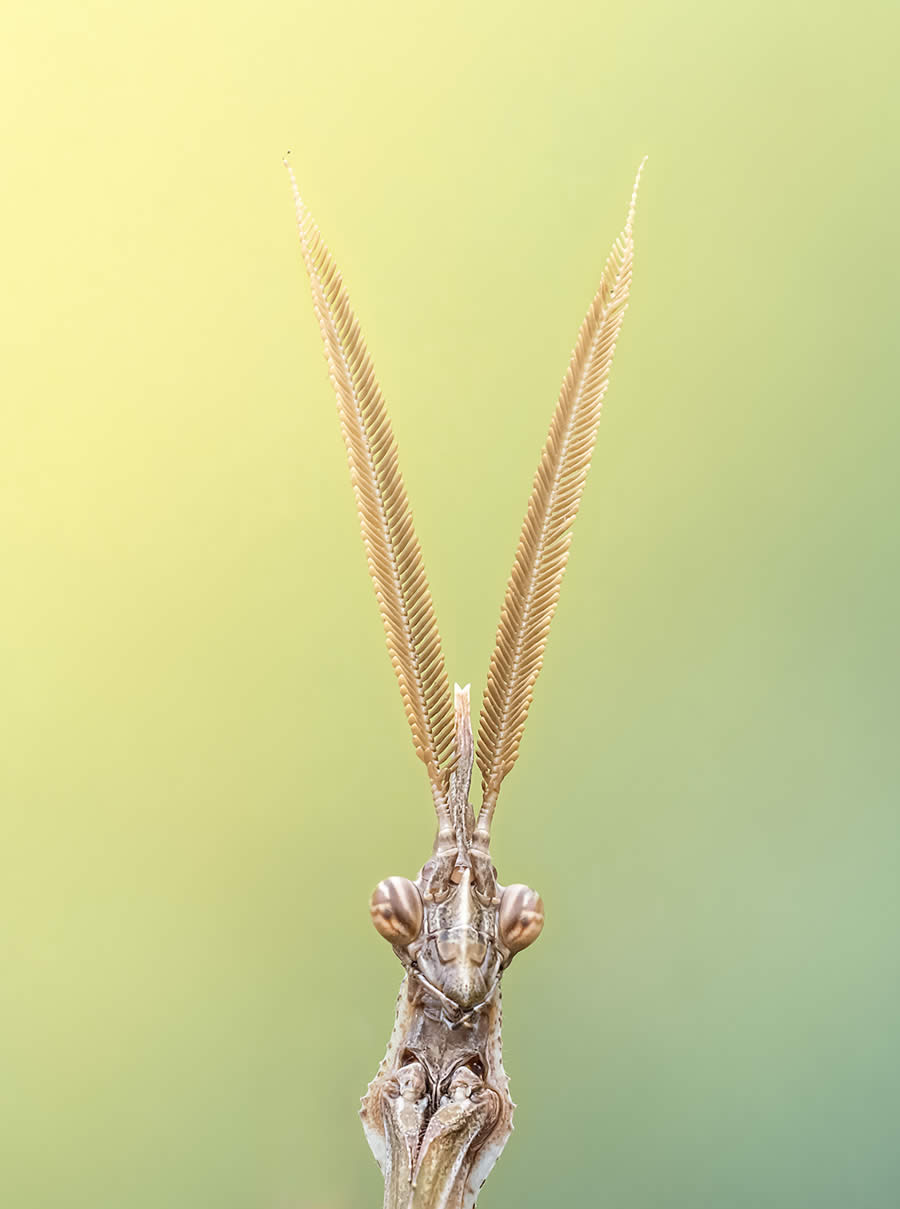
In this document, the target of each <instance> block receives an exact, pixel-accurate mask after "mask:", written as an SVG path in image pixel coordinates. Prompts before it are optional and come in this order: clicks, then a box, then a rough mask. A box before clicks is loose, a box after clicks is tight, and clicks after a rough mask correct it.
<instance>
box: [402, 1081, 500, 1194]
mask: <svg viewBox="0 0 900 1209" xmlns="http://www.w3.org/2000/svg"><path fill="white" fill-rule="evenodd" d="M499 1115H500V1097H499V1096H498V1095H497V1093H496V1092H495V1091H493V1090H492V1089H491V1088H490V1087H487V1086H486V1084H485V1083H484V1080H483V1079H481V1078H479V1076H478V1075H476V1074H475V1073H474V1072H473V1071H471V1070H470V1069H469V1068H468V1067H466V1066H463V1067H460V1068H459V1070H457V1071H456V1072H455V1073H454V1075H453V1078H452V1080H451V1083H450V1089H449V1094H448V1095H446V1096H444V1097H443V1099H442V1100H441V1104H440V1107H439V1108H438V1110H437V1112H435V1114H434V1116H433V1117H432V1118H431V1120H430V1121H429V1122H428V1128H427V1129H426V1130H425V1136H424V1138H423V1139H422V1146H421V1150H420V1152H419V1159H418V1163H417V1164H416V1169H415V1176H414V1185H415V1186H414V1188H413V1194H412V1200H411V1201H410V1209H464V1206H466V1205H470V1204H472V1203H473V1202H474V1196H475V1194H476V1193H477V1191H478V1189H477V1188H475V1189H474V1190H473V1189H470V1188H468V1187H467V1185H468V1183H469V1177H470V1174H471V1171H472V1163H473V1160H474V1158H475V1155H476V1153H477V1151H478V1148H479V1145H480V1144H481V1143H482V1142H483V1141H484V1140H485V1138H487V1136H488V1134H489V1133H490V1131H491V1129H492V1128H493V1126H494V1125H495V1123H496V1121H497V1119H498V1117H499ZM467 1194H468V1195H467Z"/></svg>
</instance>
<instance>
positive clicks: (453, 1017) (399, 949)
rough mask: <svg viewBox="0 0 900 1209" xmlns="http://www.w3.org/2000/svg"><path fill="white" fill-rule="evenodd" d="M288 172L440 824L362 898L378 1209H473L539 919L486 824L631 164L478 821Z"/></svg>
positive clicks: (449, 707)
mask: <svg viewBox="0 0 900 1209" xmlns="http://www.w3.org/2000/svg"><path fill="white" fill-rule="evenodd" d="M285 164H286V166H287V168H288V173H289V175H290V179H291V186H292V189H293V194H294V203H295V208H296V214H297V226H298V230H299V234H300V247H301V252H302V254H303V260H304V264H305V266H306V270H307V273H308V275H309V280H310V285H311V288H312V297H313V306H314V308H315V312H316V317H317V319H318V321H319V328H320V331H321V334H322V338H323V342H324V346H325V356H326V360H327V362H328V369H329V375H330V377H331V381H332V385H333V387H334V390H335V394H336V397H337V404H338V412H339V417H340V422H341V431H342V433H343V436H344V440H345V444H346V447H347V456H348V460H349V462H350V470H351V480H352V483H353V489H354V492H355V495H356V504H357V511H358V513H359V519H360V525H361V528H362V536H363V543H364V545H365V548H366V556H367V560H368V566H369V572H370V575H371V576H372V580H373V582H374V587H375V593H376V596H377V599H378V605H379V610H380V612H381V618H382V622H383V624H384V630H385V636H386V639H387V645H388V651H389V653H390V657H391V664H392V666H393V668H394V672H395V674H396V676H397V680H398V682H399V685H400V692H401V697H402V699H403V707H404V710H405V713H406V717H407V721H408V722H409V725H410V729H411V731H412V738H413V744H414V746H415V750H416V754H417V755H418V756H419V758H420V759H421V760H422V762H423V764H424V765H425V768H426V771H427V774H428V779H429V783H430V786H431V798H432V802H433V805H434V810H435V814H436V816H437V834H436V837H435V842H434V849H433V851H432V853H431V856H430V858H429V859H428V860H427V861H426V862H425V864H424V865H423V866H422V868H421V870H420V871H419V873H418V875H417V876H416V877H415V879H410V878H407V877H401V876H392V877H388V878H385V880H384V881H381V882H379V883H378V885H377V886H376V887H375V890H374V891H373V893H372V896H371V899H370V903H369V909H370V913H371V917H372V923H373V924H374V926H375V928H376V930H377V931H378V933H379V934H380V935H381V936H383V937H384V939H385V940H387V941H389V943H390V944H391V945H392V947H393V949H394V952H395V954H396V955H397V957H398V958H399V959H400V962H401V963H402V965H403V967H404V970H405V972H406V975H405V978H404V981H403V985H402V986H401V988H400V995H399V997H398V1000H397V1008H396V1018H395V1022H394V1029H393V1032H392V1033H391V1038H390V1041H389V1043H388V1048H387V1052H386V1054H385V1056H384V1059H383V1060H382V1063H381V1065H380V1067H379V1068H378V1072H377V1074H376V1076H375V1078H374V1079H373V1080H372V1082H371V1083H370V1084H369V1089H368V1091H367V1093H366V1095H365V1096H364V1097H363V1101H362V1109H361V1112H360V1115H361V1117H362V1121H363V1128H364V1130H365V1133H366V1137H367V1140H368V1142H369V1145H370V1147H371V1149H372V1152H373V1154H374V1155H375V1158H376V1160H377V1162H378V1165H379V1166H380V1168H381V1170H382V1173H383V1176H384V1209H473V1207H474V1205H475V1200H476V1197H477V1196H478V1192H479V1190H480V1188H481V1186H482V1184H483V1183H484V1181H485V1180H486V1179H487V1177H488V1175H489V1174H490V1172H491V1170H492V1168H493V1166H494V1164H495V1163H496V1161H497V1158H498V1156H499V1155H500V1152H501V1151H502V1149H503V1147H504V1145H505V1144H506V1141H507V1139H508V1137H509V1135H510V1133H511V1131H512V1113H513V1102H512V1100H511V1099H510V1096H509V1087H508V1079H507V1076H506V1072H505V1071H504V1069H503V1059H502V1046H501V1036H500V1024H501V1012H500V981H501V978H502V976H503V973H504V971H505V970H506V969H507V967H508V966H509V964H510V962H511V961H512V959H513V957H514V956H515V955H516V954H517V953H519V952H521V951H522V950H523V949H526V948H527V947H528V946H529V945H531V944H533V943H534V941H535V940H537V938H538V937H539V936H540V934H541V930H542V929H543V926H544V904H543V902H542V901H541V897H540V895H539V894H538V893H537V892H536V891H535V890H532V889H531V888H530V887H529V886H526V885H523V884H521V883H518V882H516V883H511V884H509V885H505V886H504V885H501V884H500V882H499V881H498V879H497V870H496V869H495V867H494V865H493V863H492V861H491V854H490V845H491V824H492V822H493V817H494V811H495V808H496V804H497V797H498V794H499V791H500V786H501V783H502V781H503V780H504V778H505V777H506V775H507V774H508V773H509V772H510V771H511V769H512V768H513V766H514V764H515V762H516V759H517V757H518V752H519V743H520V741H521V738H522V733H523V731H524V727H525V720H526V717H527V714H528V709H529V706H530V704H531V699H532V695H533V689H534V685H535V682H536V680H537V677H538V674H539V672H540V670H541V666H542V663H543V657H544V648H545V646H546V642H547V635H548V632H549V628H550V622H551V620H552V617H553V614H554V612H555V610H556V604H557V601H558V599H559V589H560V583H561V581H562V577H563V572H564V571H565V567H566V561H567V559H568V554H569V545H570V541H571V526H572V524H573V522H574V520H575V516H576V513H577V511H578V505H579V503H580V500H581V494H582V491H583V489H584V483H585V479H586V477H587V472H588V468H589V466H590V461H591V456H592V453H593V449H594V444H595V441H596V436H597V427H598V424H599V420H600V412H601V406H602V402H603V397H604V395H605V393H606V388H607V385H608V382H609V374H610V368H611V365H612V359H613V353H614V352H615V347H616V341H617V338H618V335H619V331H620V328H621V325H622V320H623V318H624V315H625V311H626V309H627V304H628V296H629V290H630V286H631V272H632V261H633V254H634V242H633V226H634V215H635V203H636V198H637V189H638V182H639V181H640V176H641V171H642V169H643V166H644V164H643V163H642V164H641V166H640V168H639V169H638V174H637V178H636V179H635V182H634V189H633V191H632V195H631V203H630V205H629V208H628V215H627V219H626V222H625V227H624V228H623V230H622V232H621V234H620V235H619V237H618V238H617V239H616V241H615V243H614V244H613V247H612V250H611V251H610V253H609V256H608V258H607V260H606V263H605V265H604V268H603V272H602V274H601V277H600V286H599V288H598V290H597V292H596V294H595V295H594V299H593V301H592V303H591V305H590V307H589V308H588V312H587V315H586V316H585V318H584V321H583V323H582V325H581V328H580V330H579V332H578V338H577V341H576V344H575V349H574V351H573V353H572V357H571V360H570V362H569V367H568V370H567V372H566V375H565V377H564V379H563V384H562V387H561V390H560V394H559V398H558V401H557V404H556V409H555V411H554V413H553V418H552V421H551V424H550V431H549V433H548V436H547V440H546V442H545V444H544V447H543V450H542V452H541V457H540V460H539V463H538V469H537V473H536V474H535V477H534V481H533V487H532V491H531V495H530V497H529V500H528V507H527V510H526V514H525V520H524V523H523V525H522V530H521V534H520V537H519V543H518V547H517V549H516V556H515V560H514V562H513V568H512V572H511V574H510V577H509V580H508V582H507V588H506V595H505V597H504V601H503V606H502V609H501V613H500V623H499V625H498V627H497V636H496V642H495V647H494V653H493V655H492V656H491V661H490V668H489V671H488V677H487V686H486V688H485V691H484V695H483V699H482V707H481V716H480V724H479V728H478V751H477V763H478V768H479V771H480V773H481V785H482V801H481V806H480V809H479V811H478V815H477V817H476V816H475V814H474V812H473V809H472V806H471V804H470V802H469V790H470V785H471V779H472V769H473V765H474V763H475V759H476V755H475V741H474V737H473V733H472V722H471V714H470V705H469V688H468V686H466V687H465V688H460V687H459V686H458V685H457V686H456V687H455V691H454V693H453V694H452V695H451V693H450V687H449V681H448V679H447V673H446V671H445V667H444V657H443V654H442V651H441V643H440V637H439V634H438V630H437V623H436V620H435V616H434V607H433V605H432V600H431V593H430V591H429V588H428V581H427V579H426V576H425V568H424V563H423V561H422V554H421V550H420V548H419V543H418V539H417V538H416V534H415V530H414V528H413V523H412V513H411V511H410V507H409V502H408V499H407V496H406V489H405V487H404V484H403V479H402V477H401V474H400V468H399V463H398V457H397V446H396V442H395V440H394V435H393V432H392V429H391V425H390V421H389V419H388V416H387V411H386V409H385V405H384V398H383V396H382V393H381V388H380V387H379V385H378V381H377V379H376V377H375V372H374V368H373V366H372V362H371V359H370V357H369V354H368V351H367V349H366V346H365V343H364V342H363V339H362V334H361V332H360V328H359V323H358V321H357V319H356V316H355V315H354V313H353V310H352V308H351V306H350V301H349V298H348V296H347V293H346V290H345V288H344V284H343V279H342V277H341V275H340V273H339V271H338V270H337V267H336V266H335V264H334V261H333V260H332V258H331V253H330V252H329V250H328V248H327V246H326V244H325V243H324V241H323V239H322V237H321V235H320V234H319V230H318V228H317V227H316V224H315V222H314V221H313V219H312V217H311V216H310V213H309V211H308V210H307V209H306V206H305V205H304V203H303V201H302V199H301V197H300V193H299V191H298V189H297V185H296V181H295V180H294V175H293V172H292V171H291V168H290V165H288V164H287V161H285Z"/></svg>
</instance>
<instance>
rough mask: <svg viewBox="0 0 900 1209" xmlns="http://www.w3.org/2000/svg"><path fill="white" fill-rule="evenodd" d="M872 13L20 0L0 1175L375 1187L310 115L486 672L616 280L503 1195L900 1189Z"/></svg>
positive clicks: (358, 808)
mask: <svg viewBox="0 0 900 1209" xmlns="http://www.w3.org/2000/svg"><path fill="white" fill-rule="evenodd" d="M898 34H900V22H898V20H897V15H896V9H895V8H894V7H893V6H892V5H889V4H887V3H872V2H871V0H861V2H860V3H856V4H853V5H846V4H838V3H833V2H826V3H819V4H811V3H809V2H808V0H805V2H803V3H799V2H797V0H777V2H776V0H762V2H761V3H755V4H749V3H744V2H741V3H738V4H713V3H711V0H697V2H690V0H688V2H686V3H680V4H674V3H664V2H663V0H655V2H653V3H645V4H637V3H632V4H625V3H621V2H619V0H615V2H612V3H605V4H597V3H577V2H575V0H562V2H559V3H555V4H552V5H536V4H521V3H520V4H512V3H479V4H475V3H457V4H444V5H438V4H433V3H422V2H420V3H417V4H412V3H408V2H406V0H403V2H400V3H393V4H391V5H386V4H362V3H359V2H355V3H350V4H344V5H333V6H329V5H326V4H320V5H316V6H311V5H309V4H307V3H304V2H303V0H299V2H294V3H279V2H271V0H263V2H262V3H257V4H241V3H235V2H234V0H224V2H223V0H219V2H217V3H215V4H210V3H188V4H186V5H185V4H175V3H172V2H171V0H159V2H158V3H155V4H150V5H147V4H145V5H135V4H129V3H127V0H126V2H124V3H123V2H120V3H118V4H113V3H109V2H100V0H87V2H86V3H82V4H74V3H65V4H63V3H53V2H47V0H40V2H38V3H35V4H32V5H26V4H24V3H19V4H18V5H16V6H15V9H13V8H10V9H9V10H8V11H7V13H6V15H5V16H4V18H3V22H2V30H0V57H2V61H0V80H2V84H0V88H2V94H3V95H2V105H0V124H2V149H0V175H2V194H0V208H2V237H0V238H2V263H0V267H2V274H3V290H2V297H0V308H2V314H0V340H2V344H3V352H2V360H0V377H2V449H0V460H2V479H0V491H2V498H0V502H2V510H3V511H2V545H3V550H2V566H3V587H2V601H0V620H2V625H0V658H2V671H0V686H2V687H0V694H2V695H0V706H2V726H0V731H2V743H3V749H2V761H0V768H2V772H0V775H2V786H0V788H2V836H0V861H2V866H3V868H2V873H0V945H2V949H0V957H2V970H0V1013H2V1023H0V1189H2V1191H0V1200H2V1203H3V1204H4V1206H9V1209H82V1207H85V1209H356V1207H357V1206H363V1205H371V1206H374V1205H377V1204H379V1203H380V1198H381V1186H380V1180H379V1177H378V1173H377V1171H376V1168H375V1165H374V1163H373V1161H372V1159H371V1156H370V1155H369V1153H368V1150H367V1148H366V1146H365V1143H364V1140H363V1136H362V1133H361V1130H360V1128H359V1124H358V1122H357V1120H356V1116H355V1114H356V1108H357V1105H358V1097H359V1096H360V1094H361V1093H362V1092H363V1090H364V1088H365V1085H366V1082H367V1081H368V1079H369V1078H370V1077H371V1076H372V1074H373V1073H374V1071H375V1068H376V1066H377V1063H378V1061H379V1060H380V1058H381V1055H382V1052H383V1049H384V1046H385V1043H386V1041H387V1037H388V1033H389V1030H390V1025H391V1020H392V1013H393V1001H394V995H395V992H396V988H397V985H398V983H399V977H400V971H399V966H398V965H397V963H396V962H395V960H394V959H393V957H392V955H391V953H390V951H389V950H388V948H387V946H385V945H384V944H383V943H382V942H381V941H380V940H379V939H378V937H377V936H376V935H375V933H374V932H373V931H372V929H371V927H370V924H369V922H368V914H367V909H366V902H367V897H368V894H369V891H370V890H371V888H372V886H373V885H374V884H375V882H376V881H378V880H379V879H380V878H381V877H383V876H385V875H386V874H388V873H394V872H402V873H406V874H413V873H414V872H415V870H416V869H417V868H418V866H419V865H420V864H421V862H422V861H423V860H424V859H425V856H426V855H427V853H428V851H429V848H430V842H431V832H432V818H431V814H430V805H429V797H428V792H427V785H426V781H425V778H424V774H423V772H422V769H421V766H420V765H419V764H418V763H417V761H416V759H415V756H414V753H413V750H412V745H411V743H410V741H409V735H408V732H407V729H406V725H405V722H404V719H403V715H402V710H401V706H400V700H399V694H398V692H397V689H396V685H395V683H394V681H393V678H392V675H391V672H390V668H389V664H388V660H387V657H386V654H385V651H384V644H383V637H382V633H381V626H380V622H379V620H378V616H377V610H376V607H375V603H374V600H373V598H372V591H371V587H370V585H369V583H368V580H367V576H366V572H365V564H364V559H363V555H362V551H361V545H360V540H359V535H358V532H357V526H356V520H355V516H354V510H353V503H352V496H351V491H350V485H349V481H348V475H347V470H346V466H345V461H344V454H343V450H342V446H341V440H340V436H339V430H338V424H337V419H336V415H335V409H334V403H333V399H332V396H331V393H330V388H329V385H328V382H327V378H326V373H325V368H324V363H323V359H322V354H321V349H320V345H319V335H318V331H317V329H316V325H315V322H314V319H313V316H312V308H311V304H310V299H309V296H308V290H307V285H306V281H305V278H304V275H303V269H302V264H301V261H300V256H299V249H298V246H297V241H296V235H295V230H294V218H293V213H292V209H291V202H290V195H289V190H288V184H287V180H286V178H285V173H284V170H283V168H282V166H281V157H282V155H283V153H284V152H285V151H286V150H287V149H288V148H290V149H291V150H292V153H293V162H294V166H295V170H296V172H297V174H298V177H299V180H300V184H301V188H302V189H303V191H304V193H305V196H306V199H307V201H308V203H309V205H310V207H311V208H312V211H313V213H314V214H315V216H316V218H317V220H318V222H319V224H320V226H321V228H322V230H323V232H324V234H325V236H326V238H327V240H328V241H329V243H330V245H331V247H332V249H333V251H334V253H335V255H336V257H337V259H338V261H339V263H340V264H341V267H342V268H343V270H344V273H345V276H346V279H347V282H348V285H349V288H350V291H351V295H352V297H353V300H354V303H355V306H356V309H357V311H358V313H359V315H360V317H361V320H362V323H363V327H364V330H365V332H366V334H367V338H368V341H369V345H370V348H371V350H372V352H373V355H374V358H375V361H376V364H377V366H378V370H379V375H380V378H381V381H382V384H383V386H384V388H385V393H386V395H387V398H388V401H389V406H390V409H391V414H392V416H393V419H394V424H395V430H396V434H397V437H398V441H399V444H400V449H401V454H402V460H403V466H404V470H405V474H406V479H407V486H408V489H409V493H410V497H411V500H412V503H413V507H414V510H415V515H416V522H417V527H418V530H419V536H420V538H421V540H422V544H423V548H424V552H425V557H426V562H427V565H428V568H429V574H430V578H431V583H432V588H433V592H434V597H435V604H436V608H437V613H438V618H439V621H440V624H441V627H442V630H443V635H444V644H445V652H446V655H447V661H448V667H449V671H450V675H451V677H452V678H456V679H458V680H460V681H462V682H465V681H467V680H471V681H472V682H473V693H474V694H475V698H476V702H477V700H478V699H479V697H480V692H481V689H482V687H483V684H484V678H485V673H486V670H487V663H488V659H489V655H490V650H491V645H492V641H493V634H494V629H495V626H496V622H497V616H498V612H499V606H500V600H501V596H502V591H503V585H504V582H505V578H506V575H507V574H508V571H509V566H510V564H511V560H512V555H513V549H514V546H515V541H516V537H517V534H518V527H519V524H520V521H521V515H522V512H523V510H524V505H525V500H526V497H527V492H528V488H529V485H530V481H531V476H532V474H533V470H534V466H535V463H536V460H537V455H538V451H539V448H540V445H541V442H542V440H543V438H544V434H545V431H546V427H547V423H548V421H549V416H550V412H551V409H552V406H553V403H554V401H555V398H556V394H557V391H558V387H559V382H560V379H561V377H562V373H563V370H564V368H565V364H566V361H567V358H568V354H569V350H570V348H571V345H572V342H573V340H574V337H575V332H576V330H577V327H578V324H579V323H580V320H581V317H582V315H583V313H584V310H585V308H586V306H587V304H588V302H589V300H590V297H591V295H592V293H593V290H594V288H595V286H596V284H597V280H598V275H599V271H600V268H601V266H602V264H603V261H604V259H605V256H606V253H607V250H608V248H609V246H610V244H611V242H612V240H613V238H614V236H615V235H616V233H617V232H618V231H619V230H620V228H621V225H622V222H623V219H624V214H625V209H626V206H627V199H628V195H629V192H630V189H631V181H632V178H633V174H634V171H635V168H636V166H637V164H638V162H639V160H640V158H641V157H642V156H643V155H644V154H648V155H649V156H650V160H649V163H648V166H647V170H646V173H645V177H644V183H643V187H642V195H641V198H640V203H639V212H638V219H637V226H636V240H637V254H636V265H635V278H634V287H633V291H632V306H631V309H630V311H629V314H628V317H627V319H626V323H625V327H624V330H623V334H622V338H621V341H620V347H619V352H618V356H617V363H616V365H615V367H614V372H613V380H612V387H611V390H610V393H609V395H608V398H607V404H606V414H605V417H604V420H603V422H602V425H601V431H600V440H599V444H598V449H597V455H596V458H595V460H594V466H593V470H592V474H591V478H590V481H589V483H588V489H587V492H586V495H585V501H584V505H583V508H582V512H581V516H580V518H579V522H578V525H577V528H576V533H575V541H574V544H573V551H572V560H571V567H570V572H569V574H568V575H567V578H566V582H565V586H564V591H563V599H562V604H561V607H560V609H559V613H558V615H557V618H556V624H555V628H554V632H553V634H552V636H551V640H550V644H549V647H548V652H547V662H546V666H545V670H544V673H543V675H542V677H541V680H540V681H539V683H538V686H537V693H536V700H535V704H534V708H533V710H532V713H531V717H530V719H529V725H528V728H527V730H526V734H525V739H524V743H523V749H522V756H521V759H520V761H519V764H518V765H517V767H516V769H515V771H514V773H513V774H512V775H511V776H510V778H509V780H508V781H507V783H506V785H505V787H504V792H503V795H502V797H501V801H500V807H499V810H498V814H497V825H496V829H495V830H496V841H495V848H496V856H497V862H498V865H499V868H500V872H501V876H502V878H503V879H504V880H507V881H510V880H522V881H528V882H531V883H532V884H534V885H536V886H537V887H538V888H539V889H540V890H541V892H542V893H543V895H544V899H545V902H546V904H547V912H548V921H547V927H546V930H545V934H544V936H543V938H542V939H541V941H540V943H539V945H538V946H536V947H535V949H533V950H532V951H530V952H528V953H527V954H524V955H523V956H521V957H520V958H519V959H518V960H517V961H516V962H515V964H514V965H513V967H512V968H511V970H510V971H509V974H508V976H507V978H506V980H505V984H504V985H505V1015H506V1026H505V1040H506V1059H507V1067H508V1069H509V1071H510V1074H511V1078H512V1090H513V1095H514V1098H515V1099H516V1100H517V1101H518V1103H519V1105H520V1107H519V1111H518V1115H517V1128H516V1133H515V1134H514V1135H513V1138H512V1139H511V1141H510V1144H509V1146H508V1148H507V1151H506V1153H505V1155H504V1157H503V1159H502V1161H501V1163H500V1165H499V1167H498V1169H497V1170H496V1171H495V1173H494V1174H493V1176H492V1177H491V1179H490V1181H489V1183H488V1185H487V1187H486V1189H485V1192H484V1194H483V1196H482V1198H481V1203H482V1206H483V1209H491V1207H495V1209H500V1207H501V1206H510V1207H511V1206H535V1207H537V1206H546V1205H548V1204H559V1205H566V1206H572V1207H575V1206H584V1207H585V1209H587V1207H588V1206H609V1207H610V1209H675V1207H681V1206H684V1207H685V1209H688V1207H689V1209H762V1207H763V1206H765V1207H766V1209H812V1207H815V1209H832V1207H833V1209H891V1207H893V1206H896V1205H897V1204H898V1202H900V1147H898V1144H897V1126H898V1119H900V1029H898V1014H900V943H898V925H900V825H898V811H897V796H898V795H897V784H898V776H897V773H898V768H897V725H896V722H897V672H898V668H897V635H896V616H897V607H898V579H900V576H898V553H900V552H898V536H897V534H898V528H897V490H896V483H897V454H898V419H897V403H898V399H897V395H898V391H897V387H898V376H900V375H898V369H897V362H898V356H897V307H896V299H897V288H898V267H897V266H898V250H900V249H898V239H897V186H898V178H900V172H898V156H897V129H898V120H900V113H898V104H897V96H898V92H897V78H896V54H897V50H896V48H897V40H898Z"/></svg>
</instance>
